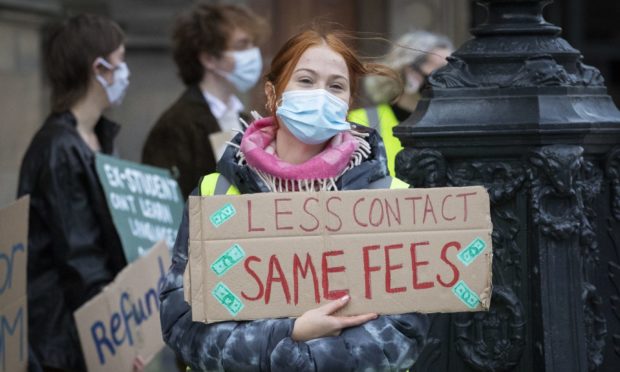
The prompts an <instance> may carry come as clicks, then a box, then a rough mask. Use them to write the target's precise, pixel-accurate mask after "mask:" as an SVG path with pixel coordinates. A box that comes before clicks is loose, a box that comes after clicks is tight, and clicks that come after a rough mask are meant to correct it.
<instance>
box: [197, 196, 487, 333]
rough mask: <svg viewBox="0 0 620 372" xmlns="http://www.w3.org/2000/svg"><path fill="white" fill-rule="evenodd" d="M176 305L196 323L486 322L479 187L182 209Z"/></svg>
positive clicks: (204, 203) (214, 201) (223, 201)
mask: <svg viewBox="0 0 620 372" xmlns="http://www.w3.org/2000/svg"><path fill="white" fill-rule="evenodd" d="M189 216H190V235H189V240H190V242H189V265H188V267H189V270H187V271H186V273H185V278H186V281H185V283H186V292H185V296H186V299H187V300H188V302H189V303H190V304H191V306H192V314H193V319H194V320H195V321H204V322H207V323H209V322H218V321H225V320H252V319H260V318H270V317H290V316H298V315H301V314H302V313H303V312H305V311H307V310H309V309H312V308H315V307H317V306H319V305H320V304H324V303H325V302H326V301H329V300H334V299H337V298H340V297H341V296H343V295H344V294H347V293H348V294H349V295H350V296H351V298H352V300H351V302H350V303H349V304H348V305H347V306H346V307H345V308H344V309H343V311H342V312H341V313H342V314H343V315H353V314H361V313H367V312H378V313H381V314H400V313H407V312H414V311H416V312H460V311H481V310H488V307H489V304H490V299H491V298H490V296H491V263H492V246H491V243H492V242H491V232H492V225H491V218H490V211H489V197H488V194H487V192H486V190H485V189H484V188H483V187H480V186H473V187H461V188H436V189H400V190H360V191H343V192H316V193H261V194H252V195H240V196H211V197H190V200H189Z"/></svg>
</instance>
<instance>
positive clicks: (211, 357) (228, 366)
mask: <svg viewBox="0 0 620 372" xmlns="http://www.w3.org/2000/svg"><path fill="white" fill-rule="evenodd" d="M188 228H189V218H188V211H187V207H186V208H185V211H184V212H183V220H182V222H181V227H180V228H179V232H178V235H177V240H176V242H175V245H174V253H173V258H172V265H171V267H170V270H169V272H168V273H167V275H166V280H165V282H164V283H163V286H162V288H161V293H160V300H161V305H160V317H161V327H162V334H163V338H164V341H165V342H166V344H168V346H170V347H171V348H172V349H173V350H174V351H175V352H176V353H177V355H178V356H179V357H180V358H181V359H182V360H183V361H184V362H185V363H187V364H188V365H189V366H190V367H192V368H194V369H197V370H259V369H260V370H270V369H271V368H270V366H269V363H270V358H269V356H270V355H271V354H272V351H273V349H274V348H275V347H276V345H277V344H278V343H279V342H280V341H282V340H283V339H284V338H286V337H289V336H290V335H291V332H292V329H293V322H294V321H293V320H291V319H267V320H258V321H252V322H221V323H212V324H205V323H200V322H193V321H192V312H191V311H192V310H191V307H190V306H189V304H188V303H187V302H185V300H184V298H183V273H184V272H185V269H186V266H187V249H188Z"/></svg>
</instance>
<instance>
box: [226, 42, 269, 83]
mask: <svg viewBox="0 0 620 372" xmlns="http://www.w3.org/2000/svg"><path fill="white" fill-rule="evenodd" d="M227 53H228V54H230V55H231V56H232V57H233V59H234V60H235V68H234V70H233V71H232V72H222V73H221V74H222V75H223V76H224V78H226V80H228V81H230V83H231V84H232V85H233V86H234V87H235V89H237V90H238V91H240V92H247V91H248V90H249V89H250V88H252V87H253V86H254V85H256V82H257V81H258V79H259V78H260V73H261V71H262V70H263V59H262V58H261V55H260V49H258V48H250V49H246V50H240V51H230V52H227Z"/></svg>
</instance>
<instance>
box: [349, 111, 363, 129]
mask: <svg viewBox="0 0 620 372" xmlns="http://www.w3.org/2000/svg"><path fill="white" fill-rule="evenodd" d="M347 121H350V122H351V123H355V124H359V125H363V126H365V127H367V126H368V115H367V114H366V110H365V109H363V108H359V109H357V110H353V111H351V112H349V116H348V117H347Z"/></svg>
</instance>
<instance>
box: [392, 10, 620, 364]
mask: <svg viewBox="0 0 620 372" xmlns="http://www.w3.org/2000/svg"><path fill="white" fill-rule="evenodd" d="M550 2H551V1H544V0H538V1H535V0H483V1H478V3H480V5H482V6H484V7H485V8H486V9H487V11H488V18H487V21H486V22H485V23H483V24H481V25H479V26H478V27H476V28H474V29H473V30H472V34H473V35H474V36H475V38H474V39H472V40H470V41H468V42H466V43H465V44H464V45H463V46H462V47H461V48H460V49H459V50H458V51H456V52H455V53H454V55H453V56H452V57H451V58H449V63H448V65H447V66H446V67H444V68H442V69H440V70H438V71H436V72H435V73H434V74H433V75H432V76H431V78H430V85H431V86H432V90H427V91H425V92H424V93H423V99H422V100H421V101H420V103H419V105H418V108H417V109H416V112H415V113H414V114H413V115H412V116H411V117H410V118H409V119H408V120H406V121H405V122H403V123H402V124H400V125H399V126H398V127H396V128H395V129H394V133H395V134H396V135H397V136H398V137H399V138H400V139H401V142H402V143H403V145H404V146H405V147H406V148H405V150H403V151H402V152H401V153H400V154H399V155H398V157H397V164H396V173H397V175H398V176H399V177H400V178H402V179H404V180H407V181H408V182H409V183H411V184H412V185H413V186H415V187H432V186H446V185H447V186H465V185H473V184H482V185H485V186H486V188H487V189H488V191H489V193H490V195H491V202H492V218H493V225H494V232H493V244H494V262H493V284H494V289H493V300H492V306H491V311H490V312H488V313H477V314H456V315H438V316H437V317H436V320H435V322H434V325H433V329H432V332H431V336H430V342H429V346H428V347H427V349H426V351H425V353H424V356H423V357H422V358H421V360H420V363H419V364H418V366H417V367H416V368H415V370H416V371H471V370H479V371H505V370H514V371H524V372H525V371H558V372H564V371H587V370H590V371H594V370H597V371H617V370H618V368H619V367H618V366H620V112H619V111H618V109H617V108H616V107H615V106H614V104H613V103H612V100H611V98H610V97H609V96H608V95H607V92H606V88H605V86H604V79H603V78H602V76H601V75H600V73H599V71H598V70H597V69H595V68H593V67H590V66H587V65H584V64H583V63H582V62H581V54H580V52H579V51H578V50H576V49H574V48H573V47H571V46H570V45H569V44H568V43H567V42H566V41H565V40H564V39H562V38H561V37H560V36H559V34H560V31H561V30H560V28H558V27H556V26H554V25H552V24H549V23H547V22H546V21H545V20H544V19H543V16H542V10H543V8H544V6H545V5H547V4H548V3H550Z"/></svg>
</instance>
